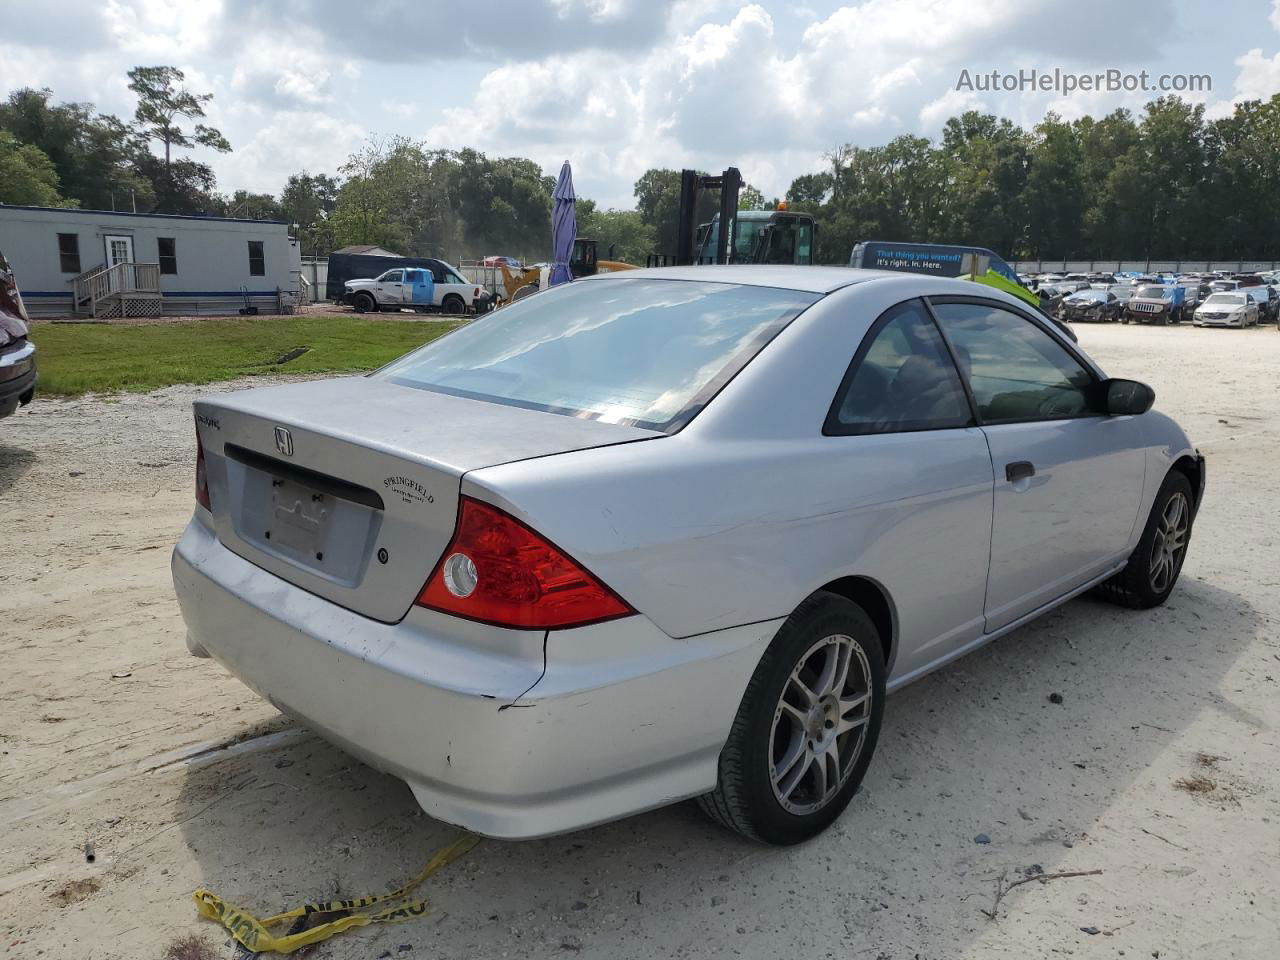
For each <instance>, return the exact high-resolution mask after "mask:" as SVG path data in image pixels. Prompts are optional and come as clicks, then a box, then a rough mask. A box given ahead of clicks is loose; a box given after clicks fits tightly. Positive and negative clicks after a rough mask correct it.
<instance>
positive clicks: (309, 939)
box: [192, 836, 480, 953]
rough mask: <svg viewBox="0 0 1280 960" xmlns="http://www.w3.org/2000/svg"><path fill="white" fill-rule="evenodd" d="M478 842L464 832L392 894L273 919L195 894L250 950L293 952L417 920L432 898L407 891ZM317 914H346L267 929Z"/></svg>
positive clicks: (206, 913) (306, 907)
mask: <svg viewBox="0 0 1280 960" xmlns="http://www.w3.org/2000/svg"><path fill="white" fill-rule="evenodd" d="M479 842H480V838H479V837H474V836H465V837H462V838H460V839H459V840H456V841H454V842H453V843H451V844H449V846H447V847H445V848H444V849H443V850H441V851H439V852H438V853H437V854H436V855H435V856H434V857H432V858H431V859H430V860H428V861H427V865H426V866H425V867H423V868H422V870H421V871H420V872H419V873H418V875H417V876H416V877H414V878H413V879H412V880H410V881H409V882H408V883H406V884H405V885H404V886H402V887H398V888H397V889H395V890H392V891H391V892H390V893H383V894H379V895H375V896H372V897H356V898H355V899H353V900H322V901H320V902H318V903H307V904H303V905H302V906H301V907H296V908H295V909H293V910H286V911H285V912H284V913H277V914H276V915H275V916H274V917H267V918H266V919H265V920H259V919H258V918H257V917H255V916H254V915H253V914H251V913H249V911H247V910H244V909H242V908H240V907H237V906H235V905H233V904H230V903H227V901H225V900H223V899H222V898H221V897H219V896H218V895H217V894H215V893H211V892H210V891H208V890H203V889H201V890H197V891H196V892H195V893H193V894H192V897H193V898H194V899H195V902H196V909H197V910H199V911H200V915H201V916H202V917H207V918H208V919H210V920H216V921H217V922H218V923H220V924H222V925H223V926H224V927H226V928H227V931H228V932H229V933H230V934H231V935H232V936H233V937H235V938H236V939H237V940H238V941H240V943H241V944H243V945H244V947H245V948H246V949H248V950H251V951H253V952H254V953H265V952H267V951H275V952H276V953H293V951H295V950H298V949H301V948H302V947H306V946H310V945H311V944H313V943H319V942H320V941H321V940H328V939H329V938H330V937H332V936H334V935H335V934H339V933H342V931H344V930H350V929H351V928H352V927H363V926H367V925H368V924H370V923H399V922H401V921H403V920H412V919H413V918H414V917H420V916H422V915H423V914H425V913H426V912H427V910H428V909H429V907H428V904H427V901H426V900H425V899H424V900H406V898H407V897H408V895H409V894H410V893H411V892H412V891H413V890H414V888H416V887H417V886H419V885H420V884H421V883H422V882H423V881H424V880H426V879H427V878H428V877H429V876H431V875H432V874H433V873H435V872H436V871H437V870H440V869H441V868H442V867H446V866H448V865H449V864H450V863H452V862H453V861H454V860H457V859H458V858H459V857H461V856H462V855H463V854H465V853H466V852H467V851H468V850H470V849H471V848H472V847H474V846H475V845H476V844H477V843H479ZM401 900H405V902H404V903H396V904H395V905H393V906H389V907H386V908H385V909H383V910H380V911H378V912H377V913H353V912H351V911H355V910H362V909H363V908H365V907H371V906H373V905H374V904H377V903H388V902H390V901H401ZM313 913H346V916H343V917H339V918H338V919H337V920H330V921H329V922H327V923H322V924H319V925H318V926H314V927H312V928H311V929H310V930H303V931H302V932H301V933H290V934H285V935H283V936H279V937H277V936H274V935H273V934H272V933H271V931H270V930H269V929H268V928H269V927H273V926H275V925H276V924H278V923H283V922H284V921H285V920H294V919H297V918H298V917H305V916H307V915H309V914H313Z"/></svg>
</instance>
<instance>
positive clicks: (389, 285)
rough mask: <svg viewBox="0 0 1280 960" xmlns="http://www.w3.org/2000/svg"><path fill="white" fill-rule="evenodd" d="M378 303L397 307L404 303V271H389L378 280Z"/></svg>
mask: <svg viewBox="0 0 1280 960" xmlns="http://www.w3.org/2000/svg"><path fill="white" fill-rule="evenodd" d="M377 296H378V303H379V304H380V305H382V304H385V305H387V306H392V307H394V306H397V305H399V304H402V303H404V271H403V270H388V271H387V272H386V273H384V274H383V275H382V276H380V277H379V278H378V293H377Z"/></svg>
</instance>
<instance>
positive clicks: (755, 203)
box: [738, 183, 766, 210]
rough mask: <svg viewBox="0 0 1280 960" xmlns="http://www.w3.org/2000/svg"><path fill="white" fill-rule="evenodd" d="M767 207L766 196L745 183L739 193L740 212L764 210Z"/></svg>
mask: <svg viewBox="0 0 1280 960" xmlns="http://www.w3.org/2000/svg"><path fill="white" fill-rule="evenodd" d="M765 207H766V203H765V199H764V194H763V193H761V192H760V191H759V190H758V189H757V188H756V187H753V186H752V185H751V184H749V183H744V184H743V185H742V189H741V190H739V191H738V209H739V210H763V209H765Z"/></svg>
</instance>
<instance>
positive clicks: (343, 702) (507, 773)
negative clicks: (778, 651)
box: [172, 517, 780, 839]
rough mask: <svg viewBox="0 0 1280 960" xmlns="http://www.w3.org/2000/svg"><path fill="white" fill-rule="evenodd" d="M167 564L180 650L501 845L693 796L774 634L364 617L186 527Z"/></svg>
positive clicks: (621, 624)
mask: <svg viewBox="0 0 1280 960" xmlns="http://www.w3.org/2000/svg"><path fill="white" fill-rule="evenodd" d="M172 567H173V578H174V586H175V589H176V591H177V595H178V601H179V604H180V606H181V609H182V615H183V618H184V620H185V621H186V624H187V628H188V631H189V636H188V646H189V647H190V648H191V650H192V652H193V653H196V654H197V655H201V654H207V655H209V656H212V657H213V658H214V659H216V660H217V661H218V662H219V663H221V664H222V665H223V666H225V667H226V668H227V669H228V670H229V671H231V673H233V674H234V675H235V676H237V677H239V678H240V679H241V680H242V681H244V683H246V684H247V685H248V686H249V687H250V688H252V689H253V690H254V691H255V692H257V693H258V694H260V695H261V696H263V697H264V698H266V699H267V700H269V701H270V702H271V703H273V704H274V705H275V706H276V707H277V708H279V709H280V710H281V711H282V712H284V713H287V714H290V715H292V716H294V717H296V718H298V719H299V720H300V721H302V722H304V723H305V724H307V725H308V726H310V727H312V728H314V729H315V730H316V731H317V732H318V733H320V734H321V735H322V736H323V737H325V738H326V739H328V740H330V741H332V742H333V743H335V744H337V745H338V746H340V747H342V748H344V749H346V750H347V751H349V752H350V753H352V754H354V755H356V756H358V757H360V758H361V759H364V760H366V761H367V762H369V763H370V764H371V765H372V766H375V767H377V768H379V769H381V770H384V771H386V772H388V773H391V774H393V775H395V776H398V777H400V778H402V779H403V780H405V781H406V782H407V783H408V784H409V786H410V788H411V789H412V790H413V792H414V795H415V797H416V798H417V800H418V802H419V803H420V804H421V806H422V807H423V809H424V810H425V811H426V812H427V813H429V814H431V815H432V816H434V817H437V818H438V819H441V820H444V821H447V822H449V823H454V824H457V825H459V826H461V827H464V828H466V829H468V830H472V831H475V832H476V833H481V834H485V835H489V836H495V837H503V838H509V839H525V838H533V837H539V836H545V835H548V834H554V833H561V832H565V831H569V830H574V829H578V828H580V827H585V826H590V825H592V824H595V823H600V822H603V821H607V820H612V819H616V818H618V817H622V816H626V815H628V814H632V813H636V812H639V811H641V810H646V809H650V808H653V807H657V806H661V805H663V804H665V803H670V802H672V801H675V800H680V799H683V798H685V797H689V796H694V795H697V794H700V793H704V792H706V791H708V790H710V789H711V788H712V787H713V786H714V785H715V780H716V764H717V759H718V756H719V753H720V749H721V747H722V746H723V744H724V741H725V739H726V737H727V736H728V732H729V727H730V725H731V724H732V722H733V718H734V715H735V713H736V711H737V708H738V703H739V702H740V700H741V698H742V693H743V691H744V690H745V688H746V684H747V681H748V679H749V678H750V676H751V673H752V671H753V670H754V669H755V665H756V663H757V662H758V660H759V657H760V654H761V653H762V652H763V650H764V647H765V646H766V645H767V644H768V642H769V640H770V639H771V638H772V636H773V634H774V632H775V631H776V629H777V627H778V626H779V625H780V621H776V622H770V623H765V624H754V625H751V626H746V627H736V628H732V629H729V630H721V631H716V632H714V633H711V634H705V635H702V636H699V637H693V638H687V639H683V640H673V639H672V638H670V637H668V636H667V635H666V634H664V633H663V632H662V631H661V630H659V629H658V628H657V627H655V626H654V625H653V624H652V623H651V622H650V621H649V620H648V619H646V618H645V617H642V616H634V617H628V618H625V619H622V620H615V621H611V622H608V623H603V624H597V625H593V626H588V627H581V628H577V629H573V630H562V631H551V632H549V633H544V632H531V631H517V630H502V629H497V628H494V627H489V626H485V625H482V624H476V623H471V622H469V621H463V620H459V619H457V618H454V617H449V616H447V615H444V614H440V613H436V612H433V611H430V610H425V609H422V608H417V607H415V608H414V609H413V610H412V611H410V613H409V614H408V616H406V617H405V618H404V620H402V621H401V622H399V623H394V624H388V623H381V622H378V621H376V620H372V619H370V618H368V617H364V616H361V615H360V614H357V613H354V612H352V611H350V610H347V609H345V608H343V607H340V606H338V605H336V604H333V603H331V602H329V601H327V600H325V599H323V598H321V597H317V596H315V595H313V594H310V593H308V592H306V591H305V590H302V589H301V588H299V587H296V586H294V585H292V584H290V583H288V582H286V581H285V580H283V579H281V578H279V577H277V576H275V575H274V574H271V573H269V572H268V571H266V570H263V569H261V568H260V567H257V566H255V565H254V564H252V563H250V562H249V561H247V560H245V559H243V558H242V557H240V556H238V555H236V554H235V553H233V552H231V551H230V550H228V549H226V548H225V547H224V546H222V544H220V543H219V542H218V540H217V537H216V536H215V534H214V533H213V531H212V530H211V529H210V528H209V527H208V526H206V525H205V523H204V522H203V520H202V519H200V518H199V517H197V519H194V520H193V521H192V522H191V524H190V525H189V526H188V528H187V531H186V533H185V534H184V535H183V537H182V539H181V541H180V542H179V543H178V546H177V548H176V549H175V550H174V554H173V562H172Z"/></svg>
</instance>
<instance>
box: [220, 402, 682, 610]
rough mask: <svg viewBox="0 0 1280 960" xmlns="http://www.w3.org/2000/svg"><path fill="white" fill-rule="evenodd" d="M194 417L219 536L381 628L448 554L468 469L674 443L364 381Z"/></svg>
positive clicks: (632, 430) (637, 431)
mask: <svg viewBox="0 0 1280 960" xmlns="http://www.w3.org/2000/svg"><path fill="white" fill-rule="evenodd" d="M195 414H196V429H197V431H198V432H199V434H200V439H201V443H202V444H203V447H204V453H205V462H206V466H207V471H208V482H209V490H210V497H211V500H212V505H213V519H214V527H215V529H216V531H217V534H218V539H219V540H220V541H221V542H222V543H223V544H224V545H225V546H226V547H227V548H228V549H230V550H232V551H234V552H235V553H237V554H239V555H240V556H242V557H244V558H245V559H246V560H249V561H250V562H251V563H254V564H256V565H257V566H259V567H262V568H263V569H265V570H268V571H270V572H271V573H273V574H275V575H276V576H279V577H281V578H282V579H284V580H287V581H289V582H290V583H293V584H295V585H297V586H299V587H301V588H303V589H304V590H307V591H309V592H311V593H314V594H317V595H318V596H322V597H324V598H326V599H328V600H331V601H333V602H334V603H338V604H341V605H342V606H344V607H347V608H348V609H351V610H354V611H356V612H358V613H361V614H364V615H365V616H368V617H372V618H374V619H377V620H382V621H385V622H394V621H397V620H399V619H401V618H402V617H403V616H404V615H405V613H406V612H407V611H408V610H409V608H410V606H411V605H412V604H413V601H414V599H415V598H416V597H417V595H418V592H419V591H420V590H421V589H422V586H423V584H424V583H425V582H426V580H427V577H428V576H429V575H430V573H431V571H432V569H433V568H434V567H435V564H436V562H437V561H438V560H439V558H440V554H441V553H442V552H443V551H444V548H445V547H446V546H447V545H448V542H449V540H450V538H451V537H452V535H453V529H454V524H455V521H456V519H457V515H458V492H459V487H460V483H461V477H462V475H463V474H464V473H466V472H468V471H470V470H475V469H479V468H480V467H489V466H495V465H497V464H500V463H509V462H512V461H515V460H526V459H530V458H532V457H545V456H551V455H554V454H558V453H568V452H570V451H573V450H582V449H586V448H589V447H598V446H606V445H609V444H614V443H625V442H629V441H633V440H646V439H652V438H655V437H661V436H665V434H662V433H658V432H655V431H651V430H644V429H641V428H638V427H627V426H618V425H615V424H606V423H600V422H598V421H594V420H582V419H578V418H575V417H568V416H562V415H559V414H553V413H543V412H540V411H534V410H525V409H521V408H518V407H510V406H504V405H502V404H497V403H488V402H485V401H480V400H470V399H466V398H462V397H453V396H448V395H446V394H439V393H432V392H430V391H427V390H420V389H415V388H413V387H406V386H401V385H398V384H393V383H390V382H387V381H384V380H376V379H369V378H367V377H352V378H343V379H339V380H317V381H311V382H308V383H293V384H287V385H281V386H274V387H264V388H260V389H255V390H247V391H243V392H239V393H231V394H226V395H225V396H212V397H206V398H202V399H200V400H198V401H196V403H195Z"/></svg>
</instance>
